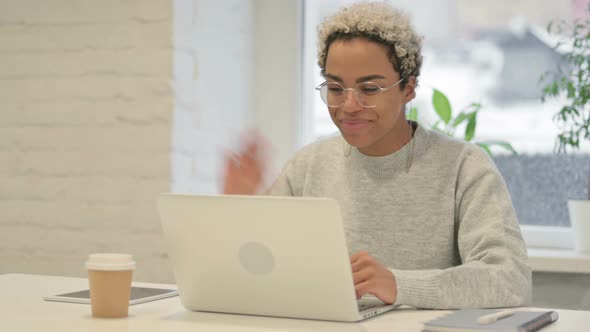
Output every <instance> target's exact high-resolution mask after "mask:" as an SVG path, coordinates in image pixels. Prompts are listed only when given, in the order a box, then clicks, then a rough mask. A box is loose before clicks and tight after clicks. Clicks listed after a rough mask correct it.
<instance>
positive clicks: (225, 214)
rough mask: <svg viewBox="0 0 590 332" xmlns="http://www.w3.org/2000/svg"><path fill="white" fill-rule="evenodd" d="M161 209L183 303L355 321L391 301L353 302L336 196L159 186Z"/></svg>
mask: <svg viewBox="0 0 590 332" xmlns="http://www.w3.org/2000/svg"><path fill="white" fill-rule="evenodd" d="M158 209H159V212H160V218H161V221H162V227H163V230H164V237H165V240H166V243H167V247H168V253H169V255H170V257H171V259H172V263H173V265H174V276H175V279H176V284H177V287H178V292H179V294H180V298H181V301H182V304H183V305H184V306H185V307H186V308H188V309H191V310H196V311H209V312H224V313H237V314H251V315H263V316H276V317H290V318H308V319H320V320H332V321H348V322H354V321H359V320H362V319H366V318H369V317H373V316H375V315H378V314H380V313H383V312H386V311H389V310H392V309H393V308H394V306H393V305H385V304H383V303H382V302H381V301H379V300H378V299H376V298H367V299H365V298H363V299H361V301H358V302H357V299H356V295H355V291H354V284H353V280H352V272H351V268H350V258H349V254H348V251H347V247H346V240H345V234H344V229H343V226H342V219H341V216H340V208H339V206H338V203H337V202H336V201H335V200H333V199H327V198H312V197H276V196H239V195H219V196H207V195H178V194H162V195H160V197H159V199H158ZM359 302H360V303H359Z"/></svg>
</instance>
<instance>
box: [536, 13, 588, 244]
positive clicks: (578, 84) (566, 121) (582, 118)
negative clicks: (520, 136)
mask: <svg viewBox="0 0 590 332" xmlns="http://www.w3.org/2000/svg"><path fill="white" fill-rule="evenodd" d="M587 10H588V12H589V13H590V4H589V5H588V8H587ZM547 30H548V32H549V33H550V34H553V35H557V36H558V37H560V41H559V43H558V44H557V45H556V48H567V49H568V50H567V51H565V52H564V53H565V54H564V55H563V58H564V60H565V65H564V66H561V67H560V68H558V70H557V71H555V72H548V73H545V74H544V75H543V76H542V77H541V81H542V82H544V83H545V85H544V88H543V97H542V99H543V101H545V100H546V99H547V98H552V97H558V96H565V98H566V103H565V105H563V106H562V107H561V108H560V109H559V110H558V111H557V113H556V114H555V116H554V121H555V123H556V124H557V126H558V128H559V131H560V133H559V134H558V136H557V139H556V146H555V150H556V152H557V153H558V154H561V153H567V152H568V151H576V150H579V148H580V143H581V142H582V141H584V140H586V141H590V103H589V100H590V20H589V19H584V20H582V19H577V20H574V21H573V22H566V21H559V22H552V23H551V24H549V26H548V27H547ZM564 46H565V47H564ZM589 186H590V184H589ZM589 188H590V187H589ZM587 198H588V197H586V199H583V200H572V199H570V200H569V201H568V208H569V213H570V222H571V225H572V228H573V231H574V239H575V245H576V248H577V250H578V251H581V252H590V200H589V199H587Z"/></svg>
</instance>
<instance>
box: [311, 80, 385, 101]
mask: <svg viewBox="0 0 590 332" xmlns="http://www.w3.org/2000/svg"><path fill="white" fill-rule="evenodd" d="M319 90H320V96H321V97H322V101H323V102H324V103H325V104H326V105H328V106H330V107H340V106H342V105H344V102H345V101H346V92H347V90H346V89H344V87H343V86H342V85H340V84H338V83H335V82H326V83H324V84H323V85H321V86H320V88H319ZM380 92H381V87H380V86H379V85H377V84H375V83H371V82H367V83H360V84H358V85H357V86H356V87H355V88H354V93H353V95H354V99H355V100H356V101H357V102H358V103H359V104H360V105H361V106H363V107H375V105H377V97H378V95H379V93H380Z"/></svg>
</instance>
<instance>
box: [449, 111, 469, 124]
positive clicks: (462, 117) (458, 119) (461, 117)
mask: <svg viewBox="0 0 590 332" xmlns="http://www.w3.org/2000/svg"><path fill="white" fill-rule="evenodd" d="M468 117H469V113H463V112H461V113H459V115H457V117H456V118H455V120H453V123H452V126H453V127H457V126H458V125H460V124H461V123H463V121H465V120H467V118H468Z"/></svg>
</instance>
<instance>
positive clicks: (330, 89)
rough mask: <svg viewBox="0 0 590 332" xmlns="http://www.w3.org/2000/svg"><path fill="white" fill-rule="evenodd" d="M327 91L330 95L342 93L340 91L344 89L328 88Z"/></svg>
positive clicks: (337, 87)
mask: <svg viewBox="0 0 590 332" xmlns="http://www.w3.org/2000/svg"><path fill="white" fill-rule="evenodd" d="M328 91H330V93H334V94H337V93H342V91H344V89H342V87H339V86H328Z"/></svg>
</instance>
